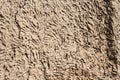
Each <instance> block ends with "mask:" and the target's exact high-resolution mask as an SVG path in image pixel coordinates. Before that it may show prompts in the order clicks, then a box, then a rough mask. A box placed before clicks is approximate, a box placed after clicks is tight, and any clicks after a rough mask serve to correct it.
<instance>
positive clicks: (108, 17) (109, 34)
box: [104, 0, 118, 76]
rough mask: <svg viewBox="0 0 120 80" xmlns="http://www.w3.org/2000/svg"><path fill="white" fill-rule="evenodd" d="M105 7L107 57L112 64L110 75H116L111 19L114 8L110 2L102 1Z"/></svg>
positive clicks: (109, 0)
mask: <svg viewBox="0 0 120 80" xmlns="http://www.w3.org/2000/svg"><path fill="white" fill-rule="evenodd" d="M104 1H105V7H106V12H107V14H106V16H105V24H106V40H107V56H108V58H109V60H110V61H111V62H113V70H112V75H113V76H116V75H117V63H118V60H117V54H118V53H117V50H116V45H115V34H114V30H113V25H112V24H113V19H112V17H113V16H114V14H115V13H114V8H113V7H112V1H111V0H104Z"/></svg>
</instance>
